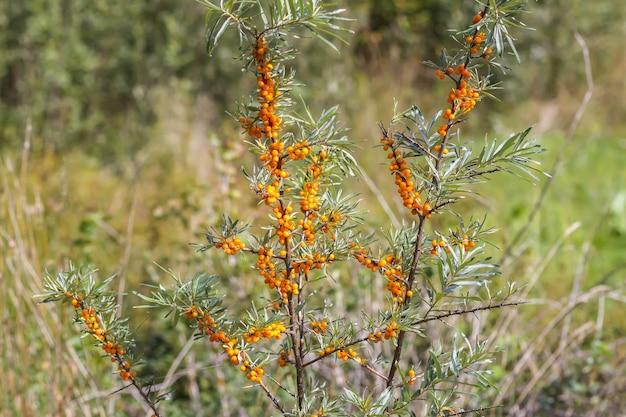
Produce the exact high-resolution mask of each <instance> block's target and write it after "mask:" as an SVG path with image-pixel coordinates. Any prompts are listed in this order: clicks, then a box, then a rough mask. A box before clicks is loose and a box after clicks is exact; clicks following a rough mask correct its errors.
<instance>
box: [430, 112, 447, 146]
mask: <svg viewBox="0 0 626 417" xmlns="http://www.w3.org/2000/svg"><path fill="white" fill-rule="evenodd" d="M446 110H450V109H446ZM433 150H434V151H435V152H437V153H438V152H440V151H441V145H435V146H434V147H433ZM448 152H449V151H448V148H443V152H442V154H444V155H447V154H448Z"/></svg>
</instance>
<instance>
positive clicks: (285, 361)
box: [278, 349, 291, 368]
mask: <svg viewBox="0 0 626 417" xmlns="http://www.w3.org/2000/svg"><path fill="white" fill-rule="evenodd" d="M289 355H291V350H290V349H287V350H281V351H280V353H279V354H278V366H280V367H281V368H284V367H285V366H289V365H291V360H290V359H289Z"/></svg>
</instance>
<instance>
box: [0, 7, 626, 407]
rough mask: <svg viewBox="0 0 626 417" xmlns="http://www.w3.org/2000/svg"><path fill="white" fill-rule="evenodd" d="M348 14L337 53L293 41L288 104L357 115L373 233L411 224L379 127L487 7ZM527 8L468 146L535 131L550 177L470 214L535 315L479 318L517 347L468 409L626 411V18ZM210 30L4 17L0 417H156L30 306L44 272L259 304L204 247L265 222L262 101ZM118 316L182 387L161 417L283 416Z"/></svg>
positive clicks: (100, 13) (66, 314) (202, 356)
mask: <svg viewBox="0 0 626 417" xmlns="http://www.w3.org/2000/svg"><path fill="white" fill-rule="evenodd" d="M338 3H339V4H338V6H339V7H343V8H346V12H345V15H346V16H349V17H352V18H354V19H355V20H354V21H352V22H349V23H347V25H348V26H349V27H350V28H351V29H352V30H353V33H352V34H350V35H346V40H347V41H348V44H347V45H343V44H338V45H337V46H338V48H339V51H340V53H336V52H334V51H332V50H331V49H330V48H328V47H326V46H324V45H323V44H321V43H320V42H316V41H315V40H313V39H307V38H304V39H301V40H298V41H297V47H298V48H299V50H300V51H301V52H300V54H299V56H298V57H297V59H296V60H295V61H293V66H294V68H295V70H296V72H297V78H298V80H299V81H301V82H303V83H304V84H305V85H306V86H305V87H302V88H299V89H298V90H297V91H296V92H295V94H296V95H297V96H301V97H302V99H303V100H304V101H305V102H306V103H307V104H308V106H309V107H310V108H311V110H312V111H313V112H314V113H317V114H319V113H320V112H321V110H322V109H324V108H327V107H330V106H333V105H339V106H340V110H341V118H342V121H343V123H344V125H345V126H346V127H347V128H349V129H350V130H349V132H348V135H349V137H350V139H351V140H352V141H354V143H355V146H356V151H355V155H356V158H357V160H358V161H359V163H360V165H361V167H362V168H363V172H364V176H363V177H362V178H360V179H359V178H354V179H350V180H348V181H347V182H346V186H347V187H348V188H349V191H353V192H356V193H359V194H360V195H361V198H362V203H361V207H362V208H364V209H366V210H367V211H369V213H370V215H371V218H372V219H374V220H372V221H371V222H370V223H369V226H368V227H370V228H371V229H372V230H373V231H380V228H381V227H387V225H388V224H389V223H390V222H391V221H393V220H397V219H399V218H401V217H402V215H403V214H402V213H403V211H402V210H401V208H402V205H401V202H399V201H398V200H397V198H396V197H395V196H394V195H393V193H392V192H389V190H390V189H391V188H392V187H389V180H390V179H389V178H388V177H387V176H384V175H380V172H382V171H381V167H382V166H383V164H384V155H383V154H382V153H381V151H380V150H379V149H377V148H375V145H376V143H377V141H378V138H379V135H380V133H379V129H378V126H377V122H383V123H386V122H388V121H389V120H390V118H391V116H392V114H393V106H394V100H396V101H397V102H398V107H399V108H406V107H408V106H409V105H411V104H413V103H415V104H418V105H419V106H420V107H421V108H422V110H423V111H424V113H425V114H434V113H436V111H437V110H438V109H441V108H443V106H445V104H446V101H445V97H446V88H447V86H446V85H444V83H439V82H437V78H436V76H435V75H434V73H433V71H432V70H430V69H428V68H426V67H425V66H424V65H423V64H422V63H421V62H422V61H423V60H427V59H436V57H437V56H438V52H439V50H440V49H441V48H442V47H446V46H447V45H450V42H451V41H450V38H449V35H450V31H449V29H450V28H460V27H463V26H464V25H465V24H466V22H467V21H468V20H470V19H471V16H473V14H474V13H475V11H476V9H475V4H474V3H473V2H472V1H464V2H459V1H457V0H420V1H417V0H385V1H377V0H362V1H356V0H340V1H339V2H338ZM528 11H529V12H530V13H528V14H527V15H524V16H523V17H522V20H523V21H524V22H526V23H527V25H528V26H529V27H531V28H533V29H527V30H521V29H520V30H516V31H515V32H514V36H515V37H516V38H517V40H518V43H517V46H518V50H519V54H520V57H521V61H522V62H521V64H519V63H517V62H516V61H515V60H514V59H510V57H509V58H507V59H508V60H507V63H508V65H509V66H510V68H511V71H510V72H509V73H508V74H507V75H506V77H504V76H502V75H501V74H500V75H497V77H499V78H501V79H502V81H503V82H504V84H503V86H504V89H503V90H500V91H496V96H497V97H498V99H499V100H500V101H483V102H481V103H480V105H479V106H478V107H477V109H476V110H475V111H474V112H473V113H472V117H471V118H470V122H469V123H467V124H466V125H464V126H463V133H464V137H465V138H466V139H467V138H470V137H472V138H475V139H476V140H478V141H479V142H480V141H482V140H483V138H484V137H485V136H486V137H488V138H493V137H503V136H506V135H508V134H510V133H513V132H518V131H521V130H523V129H525V128H526V127H528V126H534V129H533V133H532V135H533V136H534V137H536V139H537V141H538V143H540V144H541V145H542V146H543V147H545V148H546V149H547V150H548V151H547V152H546V153H544V154H542V155H541V157H540V160H541V162H542V169H544V170H545V171H547V172H550V173H551V174H552V177H551V178H550V179H548V178H542V179H541V180H540V181H537V182H535V183H534V184H533V183H530V182H527V181H524V180H521V179H518V178H515V177H513V176H500V177H497V178H494V180H493V181H490V182H488V183H487V184H484V185H481V186H480V188H479V189H478V191H479V194H478V195H477V196H476V198H474V199H470V200H468V201H467V202H464V203H463V205H462V207H461V210H462V211H463V212H464V213H468V214H475V215H477V216H482V213H485V212H486V213H487V215H488V217H487V219H488V220H487V224H488V225H493V226H495V227H497V228H498V232H497V233H496V234H494V235H493V240H492V243H493V254H494V256H495V257H496V259H498V260H499V261H500V262H501V264H502V269H503V274H502V277H500V278H498V279H497V281H498V282H496V283H495V286H496V287H498V286H500V287H501V286H503V285H505V283H506V282H508V281H514V282H516V283H517V285H518V286H523V287H524V288H523V290H522V292H521V294H522V295H523V296H524V298H525V299H526V300H527V301H529V303H528V304H526V305H524V306H522V307H519V308H517V309H510V310H507V311H499V312H495V311H494V312H491V313H490V315H488V316H484V317H482V320H483V323H482V326H483V327H482V328H481V331H482V332H483V334H484V335H485V336H486V337H487V338H488V339H489V340H491V341H492V343H493V344H494V346H499V348H500V349H501V353H499V354H498V355H497V356H496V359H495V363H494V369H495V372H494V380H495V383H496V385H497V386H498V387H499V388H500V389H501V392H500V393H497V392H495V393H494V392H492V393H488V394H480V395H478V396H474V397H472V398H473V399H472V400H471V404H468V405H473V406H483V407H486V406H489V405H501V406H502V407H500V408H497V409H495V410H491V411H485V414H487V413H491V414H492V415H511V416H527V415H528V416H530V415H533V416H596V415H613V416H618V415H626V399H625V398H624V395H623V393H624V392H626V369H625V366H624V363H626V346H625V342H626V308H625V303H626V294H625V292H624V283H625V278H626V273H625V268H626V256H625V255H624V254H625V252H626V181H625V180H626V170H625V169H624V162H623V161H624V159H625V158H626V121H625V120H626V105H625V104H624V103H625V101H624V92H626V77H624V68H626V54H625V53H624V51H626V41H624V39H626V8H624V6H623V4H622V2H621V1H620V0H603V1H596V2H589V1H585V0H551V1H530V2H529V4H528ZM204 17H205V11H204V9H203V7H202V6H201V5H200V4H197V3H195V2H193V1H191V0H188V1H180V0H154V1H151V2H127V1H123V0H106V1H105V0H93V1H90V2H85V1H81V0H60V1H55V2H52V1H47V0H22V1H3V2H0V47H1V49H0V152H1V160H0V181H1V184H2V187H1V189H0V337H1V339H0V352H1V354H0V369H2V371H1V373H0V374H1V375H2V382H3V387H2V389H1V390H0V415H2V416H66V415H67V416H78V415H81V416H104V415H107V416H110V415H121V416H123V415H127V416H140V415H145V411H144V410H143V409H142V408H141V405H140V404H139V403H137V402H136V401H134V400H133V398H132V397H131V394H130V393H129V392H122V393H119V392H118V393H115V394H112V393H113V392H114V391H115V390H116V389H118V388H119V387H120V386H119V383H118V381H117V379H118V378H116V377H115V376H114V375H112V369H111V366H110V363H108V361H107V360H103V359H102V358H101V357H99V353H98V352H97V351H96V350H94V349H90V346H91V342H90V341H89V340H86V339H81V338H80V335H79V333H78V331H77V330H78V328H77V326H75V325H74V324H73V323H72V321H71V311H70V310H71V309H70V308H64V307H62V306H59V305H48V304H46V305H41V304H37V301H38V300H37V299H34V298H33V295H34V294H37V293H40V292H41V291H42V276H43V275H44V274H45V271H51V272H52V273H54V271H56V270H58V269H60V268H65V267H67V266H68V264H69V262H70V261H72V262H74V263H76V264H80V265H91V266H93V267H95V268H97V269H98V270H99V271H100V275H101V277H103V278H105V277H108V276H110V275H113V274H116V275H117V279H116V280H115V281H114V283H115V286H116V288H115V290H118V291H120V292H122V293H130V292H131V291H142V286H141V285H142V284H145V283H151V284H154V283H167V282H168V281H167V277H166V276H164V274H163V273H162V272H160V270H159V268H158V267H157V266H156V264H158V265H163V266H166V267H168V268H171V269H172V270H173V271H174V272H175V273H176V274H178V275H180V276H181V277H187V276H190V275H193V274H195V273H197V272H200V271H208V272H210V273H217V274H220V275H222V276H225V277H228V278H229V279H227V280H225V284H224V285H225V290H224V291H225V293H227V294H228V299H229V300H231V301H232V304H233V305H234V306H236V305H241V304H243V303H239V304H238V301H245V300H246V299H247V297H248V296H249V295H250V294H251V293H253V292H254V290H255V288H256V287H257V285H258V284H257V283H256V281H255V275H254V273H253V271H251V270H250V266H249V265H250V264H249V262H247V261H246V259H245V258H236V259H234V258H233V259H230V260H229V261H228V262H226V261H225V259H224V257H222V256H220V255H219V254H212V253H211V252H207V253H202V254H199V253H197V252H196V250H195V248H194V247H193V246H190V245H189V244H190V243H194V242H201V241H202V236H201V233H202V231H203V230H205V228H206V227H208V226H211V225H215V224H216V223H218V222H219V221H220V219H221V216H222V213H228V214H230V215H231V216H232V217H237V218H241V219H243V220H247V221H263V219H265V216H266V215H267V213H265V212H264V211H263V210H262V209H261V210H259V209H257V207H256V205H255V202H254V199H253V196H252V195H251V193H250V192H249V190H248V184H247V183H246V181H245V179H244V178H243V176H242V174H241V172H240V167H241V166H242V165H246V164H251V163H253V158H252V157H251V156H250V155H249V154H248V152H247V148H246V144H245V142H244V139H245V138H244V136H243V135H242V134H241V131H240V128H239V127H238V124H237V123H236V122H235V121H234V120H233V119H232V118H230V117H229V116H228V115H227V113H226V112H227V111H228V110H234V109H235V104H234V103H235V101H237V100H240V99H241V98H242V97H243V96H245V95H246V94H247V93H248V92H249V90H250V87H251V84H250V83H249V82H248V81H247V80H246V77H245V74H243V73H242V72H241V71H240V63H239V62H238V61H236V60H234V59H233V56H235V55H236V52H237V43H236V42H237V39H235V38H234V37H228V36H227V37H225V38H223V41H222V43H221V44H220V46H219V47H218V48H217V50H216V51H215V54H214V56H213V57H208V56H206V54H205V28H204ZM586 56H588V60H586ZM390 219H391V220H390ZM436 225H439V226H445V222H444V223H441V224H438V223H436ZM366 279H369V280H370V281H371V282H374V281H373V278H371V277H369V278H366ZM370 281H367V282H368V283H369V282H370ZM379 284H380V283H379ZM352 285H359V283H351V282H349V281H341V280H339V281H337V283H336V284H335V285H333V287H332V291H331V295H332V296H333V297H337V298H339V299H340V300H342V301H341V303H339V304H341V305H343V306H345V308H346V311H347V312H348V313H351V312H354V309H356V308H358V307H357V306H358V303H357V301H358V300H353V299H351V297H353V296H354V293H355V292H354V291H351V286H352ZM373 285H374V284H373ZM373 292H374V293H380V291H377V290H376V289H375V288H374V289H373ZM120 300H121V302H122V304H123V306H124V314H126V315H129V316H130V317H131V326H132V328H133V329H134V330H135V332H136V333H135V335H136V340H137V350H138V353H139V354H140V355H141V356H142V357H143V359H144V361H145V365H144V366H143V368H142V371H141V372H142V373H143V374H142V376H144V377H146V378H151V377H154V378H155V381H156V382H159V381H160V380H161V378H162V377H163V375H165V374H166V373H167V372H168V370H169V371H172V373H173V374H174V375H175V378H174V379H175V381H176V382H175V385H174V391H173V392H172V394H171V398H172V399H173V401H169V402H166V403H165V405H164V407H165V410H166V411H167V413H168V415H172V416H176V415H181V416H182V415H194V416H196V415H197V416H213V415H224V416H230V415H237V416H239V415H270V411H271V409H269V408H268V407H266V406H265V402H266V399H265V398H263V397H262V396H259V395H257V393H255V390H241V389H240V387H241V386H242V384H243V383H244V382H243V376H242V375H241V374H240V373H238V372H236V371H232V370H231V369H230V368H229V367H228V366H221V365H220V364H221V363H222V362H223V358H222V357H221V356H220V355H219V351H218V350H214V349H209V348H207V346H206V345H205V344H203V343H197V344H196V345H194V346H193V347H191V348H189V349H187V350H185V354H184V355H179V352H180V351H181V349H182V347H183V346H186V345H187V343H188V341H189V338H190V333H189V331H188V330H185V329H184V327H182V326H180V325H179V326H174V325H173V324H172V323H171V322H170V321H168V320H163V318H162V315H158V314H153V315H149V314H148V313H146V312H145V311H144V310H136V309H132V306H133V305H136V304H138V303H139V299H138V298H137V297H135V296H133V295H126V296H123V297H121V298H120ZM66 307H67V306H66ZM351 309H352V310H351ZM177 359H178V361H177ZM173 363H174V364H176V367H174V368H172V367H171V366H172V364H173ZM345 372H348V376H349V372H350V371H349V370H348V371H345ZM244 406H245V410H248V411H247V412H246V411H245V410H244ZM246 413H249V414H246Z"/></svg>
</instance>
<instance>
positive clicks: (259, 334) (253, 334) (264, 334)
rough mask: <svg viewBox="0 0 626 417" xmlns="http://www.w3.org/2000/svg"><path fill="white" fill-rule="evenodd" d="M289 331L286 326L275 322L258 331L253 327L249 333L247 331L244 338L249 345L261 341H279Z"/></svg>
mask: <svg viewBox="0 0 626 417" xmlns="http://www.w3.org/2000/svg"><path fill="white" fill-rule="evenodd" d="M286 331H287V327H285V324H284V323H282V322H280V321H275V322H273V323H270V324H268V325H267V326H266V327H265V328H263V329H257V328H255V327H252V328H251V329H250V330H249V331H247V332H246V333H245V334H244V335H243V338H244V340H245V341H246V342H248V343H257V342H258V341H260V340H261V339H278V340H280V338H281V337H282V334H283V333H285V332H286Z"/></svg>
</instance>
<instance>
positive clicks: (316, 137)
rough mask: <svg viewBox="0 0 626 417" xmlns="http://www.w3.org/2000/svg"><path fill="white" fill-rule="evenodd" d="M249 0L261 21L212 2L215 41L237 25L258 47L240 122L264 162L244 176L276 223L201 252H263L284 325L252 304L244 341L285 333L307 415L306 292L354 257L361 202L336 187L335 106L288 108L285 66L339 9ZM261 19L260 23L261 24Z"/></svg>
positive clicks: (217, 238)
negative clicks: (299, 37) (291, 39)
mask: <svg viewBox="0 0 626 417" xmlns="http://www.w3.org/2000/svg"><path fill="white" fill-rule="evenodd" d="M250 3H255V5H256V6H258V9H257V10H258V13H259V14H258V15H257V16H258V17H259V18H260V21H259V20H258V19H257V20H255V19H254V18H252V17H250V15H249V14H248V15H246V14H247V12H248V11H249V9H243V8H236V7H233V3H232V2H231V3H221V4H220V6H219V8H218V7H217V6H209V9H210V14H212V13H214V12H217V13H216V15H217V18H216V20H215V24H213V25H212V26H211V29H210V39H209V43H210V44H211V45H213V46H214V45H215V41H217V38H218V37H219V36H221V33H223V32H224V31H225V30H226V29H228V28H229V27H230V26H232V27H237V28H238V30H239V33H240V36H241V41H242V44H244V45H245V44H248V43H251V46H249V47H245V46H244V47H243V48H242V50H243V51H244V52H243V54H242V56H241V59H242V61H243V62H244V67H245V68H246V69H247V70H248V71H250V72H252V73H253V74H254V76H255V77H256V82H257V86H256V89H255V91H254V93H253V97H254V100H252V101H250V102H248V105H246V106H244V107H242V106H240V110H239V114H237V115H235V118H236V119H237V120H238V122H239V123H240V124H241V126H242V128H243V130H244V133H245V134H246V135H247V136H248V137H249V138H250V143H251V145H252V151H253V152H254V153H256V154H258V157H259V163H260V167H258V168H257V167H255V168H254V169H253V171H252V173H251V174H246V176H247V177H248V178H249V180H250V183H251V189H252V190H253V191H254V192H255V193H256V194H257V196H258V197H259V200H260V202H261V203H263V204H264V205H266V206H268V208H269V209H270V210H271V214H270V224H269V225H268V226H267V227H266V230H267V232H266V234H265V235H264V236H262V237H260V238H259V237H257V238H255V239H254V240H255V242H254V243H253V244H251V246H250V248H248V247H247V246H246V244H245V243H243V242H242V241H241V239H239V238H238V237H235V235H236V234H237V233H236V231H235V230H233V229H234V227H229V226H230V225H228V224H226V225H225V227H223V228H222V232H221V234H218V233H213V232H210V233H207V235H206V238H207V243H208V244H207V245H205V246H204V247H203V248H202V249H203V250H206V249H209V248H211V247H215V248H217V249H222V250H224V252H225V253H226V254H228V255H234V254H235V253H238V252H243V253H248V254H253V255H256V258H257V260H256V269H257V271H258V272H259V274H260V275H261V277H263V279H264V283H265V284H266V285H267V287H268V289H269V290H270V291H272V292H274V293H275V294H276V295H277V297H278V299H277V300H275V301H273V302H272V303H271V307H272V308H273V310H274V311H275V312H276V313H279V312H282V316H280V315H277V316H276V317H279V318H280V319H279V320H278V321H271V322H270V321H268V320H259V319H260V317H257V316H256V308H254V307H253V309H252V313H251V312H250V311H249V318H248V320H246V321H245V322H244V323H243V327H244V329H245V330H243V333H242V334H240V337H242V338H243V339H244V342H245V343H247V344H249V345H251V344H254V343H256V342H260V341H261V339H263V338H276V339H279V340H280V339H282V336H283V335H285V336H286V339H287V340H286V343H283V344H282V345H281V346H282V348H281V351H280V354H279V355H277V356H276V359H277V362H278V364H279V365H280V366H290V365H292V364H293V366H294V367H295V379H296V381H295V385H296V390H297V393H296V398H297V401H296V406H295V409H296V410H299V412H300V411H302V410H303V407H304V406H305V404H304V400H305V379H304V368H303V363H304V358H305V356H306V355H307V354H308V352H309V350H310V347H309V341H308V338H307V334H308V332H309V331H310V329H309V328H307V327H306V322H305V311H304V310H303V306H304V304H303V303H304V300H305V297H304V294H303V290H304V289H305V288H306V287H307V286H309V285H311V282H312V281H311V278H312V274H313V272H314V271H317V270H319V271H325V269H326V268H327V266H328V265H329V264H331V263H334V262H337V261H339V260H345V259H346V258H347V256H348V254H349V247H348V245H347V243H346V242H347V239H351V238H353V237H354V235H353V234H351V232H350V227H351V226H350V222H351V220H350V216H351V215H352V212H353V211H354V207H353V206H351V205H350V204H349V202H348V201H346V200H342V198H341V195H340V194H337V193H331V192H329V189H330V187H332V186H333V185H334V183H335V182H339V178H340V175H341V173H342V172H346V171H350V170H351V169H352V168H351V166H350V165H351V163H353V161H352V159H351V157H349V154H348V153H347V152H346V150H347V149H348V148H349V143H348V141H347V140H346V139H345V138H344V137H342V135H341V133H342V129H340V128H339V127H338V122H337V116H336V114H337V112H336V109H330V110H328V111H325V112H324V113H323V114H322V115H321V117H319V118H317V119H315V118H313V117H312V115H311V114H310V112H308V110H307V114H306V116H307V117H302V116H298V115H297V114H295V113H293V112H288V111H287V108H288V107H289V106H291V105H292V103H291V101H290V100H289V98H288V97H289V90H290V89H291V87H292V86H293V85H294V81H293V72H291V73H290V74H289V75H287V71H286V70H285V66H284V65H283V62H284V61H285V60H286V59H289V58H291V57H292V53H293V50H292V49H291V48H290V47H289V46H288V45H287V43H286V42H284V39H285V35H294V34H296V31H298V30H301V29H305V30H308V31H312V32H313V34H314V35H316V36H318V37H320V38H322V39H325V37H326V36H328V35H331V34H330V32H328V30H329V29H332V30H335V29H337V27H336V26H335V25H334V23H331V22H332V21H334V20H338V19H337V17H338V16H337V13H339V11H332V12H327V11H326V10H325V9H324V8H323V7H322V3H321V2H318V1H307V2H304V1H282V0H279V1H277V2H270V3H269V4H270V5H269V6H265V5H264V2H260V1H259V2H250ZM233 16H234V17H233ZM227 22H228V23H227ZM259 23H261V29H256V27H258V26H259ZM334 36H336V35H335V34H332V37H334ZM285 128H289V129H285ZM298 133H299V135H298ZM334 178H336V180H334ZM228 222H231V223H233V222H232V221H231V220H230V219H227V221H226V223H228ZM264 311H266V310H264ZM283 320H284V321H283ZM281 341H282V340H281ZM338 352H339V353H338V354H339V355H341V356H342V357H344V358H346V357H347V358H354V357H355V355H356V354H355V353H354V351H350V350H347V351H342V350H340V351H338ZM346 355H347V356H346ZM255 370H256V369H255ZM262 375H263V370H262V369H259V370H258V371H257V374H255V375H254V377H255V378H254V380H255V382H259V383H261V382H262ZM275 404H276V402H275ZM280 409H281V411H282V410H283V409H282V408H280Z"/></svg>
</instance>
